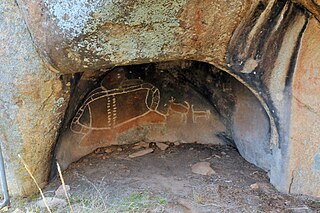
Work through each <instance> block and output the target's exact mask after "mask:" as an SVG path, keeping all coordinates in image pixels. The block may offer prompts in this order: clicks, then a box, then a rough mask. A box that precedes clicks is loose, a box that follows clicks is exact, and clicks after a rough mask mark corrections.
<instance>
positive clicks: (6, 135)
mask: <svg viewBox="0 0 320 213" xmlns="http://www.w3.org/2000/svg"><path fill="white" fill-rule="evenodd" d="M17 2H18V5H19V7H20V9H21V11H22V13H23V16H24V19H23V18H22V15H21V14H20V11H19V9H18V6H17V5H16V3H15V1H13V0H10V1H6V2H4V1H2V2H1V3H0V11H1V13H0V20H1V22H0V29H1V31H0V38H1V39H0V43H1V49H0V56H1V57H0V68H1V72H0V81H1V84H0V88H1V91H0V101H1V105H0V107H1V108H0V113H1V118H2V120H1V121H0V125H1V130H0V133H1V134H0V137H1V140H2V146H3V148H4V150H5V153H4V156H5V158H6V162H7V171H8V176H9V180H10V181H11V182H10V183H9V185H10V190H11V192H12V193H13V194H20V195H21V194H28V193H31V192H34V191H35V190H36V188H35V187H34V185H33V184H32V182H31V179H30V178H29V177H28V175H27V173H26V172H25V170H24V168H23V165H21V163H20V161H19V160H18V158H17V155H18V154H20V155H21V156H22V158H23V159H24V160H25V161H26V163H27V164H28V165H29V167H30V169H31V171H32V172H33V174H34V175H35V177H36V179H37V180H38V182H39V183H40V185H43V184H44V183H45V182H46V181H47V176H48V172H49V168H50V167H49V164H50V160H51V152H52V149H53V145H54V144H55V140H56V135H57V133H58V128H59V126H60V123H61V121H62V119H63V118H64V120H65V122H64V124H63V128H61V133H62V134H61V137H60V138H59V142H58V144H57V149H56V150H59V148H60V150H62V151H61V152H59V151H58V152H57V153H55V154H57V156H56V157H57V158H58V160H62V159H64V160H62V161H64V162H66V163H65V166H66V165H68V164H69V163H70V162H72V161H74V160H76V159H77V158H79V157H81V156H83V155H84V154H86V153H88V152H90V150H93V149H94V148H97V147H100V146H105V145H110V144H119V143H122V142H123V143H127V142H128V141H129V139H130V138H131V139H132V136H135V137H136V138H133V139H135V140H138V139H141V138H144V139H148V138H149V139H156V138H157V137H158V136H157V135H155V134H153V133H154V132H159V129H160V130H163V128H164V127H165V128H164V129H166V127H169V126H170V125H171V124H175V125H172V126H171V127H173V128H171V127H170V128H168V129H175V133H177V128H176V127H177V126H178V127H179V128H180V127H181V125H180V126H179V125H176V124H177V123H179V122H180V123H182V124H183V125H185V124H186V125H189V124H190V125H191V124H192V125H193V124H194V123H196V122H197V121H198V120H202V121H203V120H204V121H206V122H207V121H212V120H217V119H213V118H216V117H218V118H219V119H218V120H219V122H220V123H219V122H217V123H219V124H221V123H223V125H222V126H223V127H224V130H223V131H225V132H226V133H227V134H226V135H227V136H230V134H232V136H233V137H234V139H235V144H236V145H237V147H238V148H239V151H240V153H241V154H242V155H243V157H244V158H246V159H247V160H249V161H250V162H253V163H255V164H257V165H259V166H261V167H262V168H264V169H265V170H268V171H269V174H270V179H271V182H272V183H273V184H274V185H275V186H276V187H277V188H278V189H279V190H281V191H284V192H296V193H306V194H312V195H315V196H320V195H319V192H320V190H319V187H320V185H319V184H318V182H319V173H318V170H319V169H318V167H319V153H318V148H319V147H318V145H319V141H318V140H317V138H318V136H319V134H318V133H317V131H316V129H315V128H316V127H317V126H319V125H318V124H319V122H318V120H319V119H320V117H319V112H318V110H317V109H318V108H319V103H318V102H319V96H318V93H317V91H318V86H319V85H318V81H317V78H318V77H317V70H318V68H319V66H320V65H319V64H318V61H319V60H318V57H319V48H318V46H317V45H318V44H319V37H318V35H319V34H316V33H315V32H318V29H319V27H318V26H319V23H318V21H317V19H316V18H318V19H319V7H318V6H319V1H315V0H314V1H312V2H311V1H306V0H297V1H294V2H298V3H299V4H301V5H303V6H304V7H306V9H305V8H304V7H300V6H298V5H296V4H293V3H292V1H277V0H269V1H257V0H251V1H250V0H236V1H224V0H217V1H213V0H212V1H211V0H204V1H199V0H189V1H185V0H175V1H154V0H148V1H127V0H122V1H112V2H110V1H105V0H102V1H94V2H92V1H88V0H81V1H76V2H73V1H66V0H59V1H58V0H52V1H49V0H41V1H27V0H19V1H17ZM308 11H309V12H311V13H312V14H313V15H314V17H315V18H312V15H311V14H310V13H309V12H308ZM24 21H26V23H27V25H28V28H27V26H26V24H25V22H24ZM31 36H32V38H33V39H34V40H32V39H31ZM33 42H34V44H35V45H36V47H37V48H38V49H37V50H38V52H39V53H40V55H41V56H42V59H43V60H44V61H45V63H44V62H43V61H42V60H41V58H40V55H38V53H37V51H36V48H35V46H34V44H33ZM173 60H195V61H202V62H207V63H208V64H211V65H214V66H216V67H217V68H219V69H220V71H224V72H225V73H224V74H226V73H228V74H230V75H231V76H233V78H234V79H233V78H232V79H233V80H230V78H231V77H230V76H229V75H228V76H229V78H227V77H226V78H224V75H220V74H217V73H215V71H214V69H208V70H207V73H206V72H187V73H185V74H184V75H178V78H176V79H184V80H186V81H188V82H189V83H190V84H191V85H192V87H193V89H196V90H197V91H199V94H201V95H200V96H194V97H192V98H190V97H189V98H190V99H188V98H186V97H175V95H170V92H169V90H168V89H167V90H166V89H164V87H163V85H158V84H157V83H159V82H158V81H159V79H160V77H159V78H154V79H148V78H145V76H148V75H143V76H142V77H141V76H140V78H138V77H139V76H136V75H135V74H132V75H131V74H130V72H129V71H130V70H127V71H126V72H125V73H124V74H123V73H121V72H120V71H119V70H118V71H119V72H118V71H116V70H117V69H118V68H117V69H115V70H113V71H110V70H109V69H111V68H112V67H114V66H124V65H132V64H143V63H151V62H163V61H173ZM151 64H152V63H151ZM156 64H157V63H156ZM159 64H160V63H159ZM153 65H154V64H153ZM145 66H148V65H145ZM49 69H50V70H53V71H55V72H56V73H60V74H67V73H78V72H83V71H87V72H85V73H83V74H75V75H74V76H73V77H74V78H73V81H72V84H71V87H72V88H69V87H68V86H66V85H67V84H64V83H63V78H64V77H66V76H62V77H61V78H60V76H57V75H56V74H54V73H53V72H51V71H49ZM155 70H156V69H155ZM134 71H135V72H133V73H139V70H138V69H135V70H134ZM112 72H114V73H112ZM153 73H154V74H155V73H157V72H153ZM173 73H174V72H173ZM195 73H196V75H195ZM209 73H210V76H209V77H208V74H209ZM113 74H115V75H116V76H118V77H119V78H118V77H112V75H113ZM199 76H200V77H199ZM198 77H199V78H198ZM91 78H94V79H95V80H93V81H91ZM103 78H104V79H105V80H102V79H103ZM221 78H222V79H223V78H224V80H222V81H220V80H221ZM61 79H62V80H61ZM79 79H80V80H79ZM195 79H198V80H195ZM199 79H202V80H201V81H199ZM235 79H236V80H235ZM157 80H158V81H157ZM216 82H223V84H222V85H220V86H218V87H217V88H216V87H215V83H216ZM305 82H307V83H305ZM239 84H240V85H241V86H239ZM173 85H174V84H173ZM170 87H171V84H169V86H168V88H170ZM243 87H246V88H247V89H245V90H244V89H243ZM75 88H76V89H75ZM172 88H174V89H176V91H175V92H176V93H175V94H189V93H190V91H191V90H188V89H187V88H186V87H181V88H183V90H186V91H187V92H185V91H181V90H178V89H179V88H176V87H172ZM181 88H180V89H181ZM239 88H240V89H239ZM93 89H95V90H93ZM237 89H239V90H237ZM90 91H91V92H92V93H91V94H88V93H89V92H90ZM221 91H222V92H221ZM235 91H239V92H240V91H242V92H240V93H236V92H235ZM69 92H72V100H71V101H70V103H69V107H68V110H67V111H66V116H65V117H64V112H65V108H66V105H67V102H68V99H69V98H68V97H69ZM191 94H194V93H192V92H191ZM244 94H247V95H244ZM170 96H173V97H174V98H173V99H171V97H170ZM195 97H196V98H195ZM201 98H203V99H201ZM81 101H84V102H83V104H82V102H81ZM119 103H124V104H123V105H126V106H127V107H128V108H130V109H131V110H129V111H126V109H125V108H124V107H123V105H122V107H120V105H119ZM249 103H253V104H252V106H251V105H250V106H249ZM102 105H103V106H104V107H101V106H102ZM226 106H227V107H226ZM92 109H93V111H92V112H91V111H90V110H92ZM208 110H209V111H208ZM214 111H215V112H216V114H214V113H213V112H214ZM119 112H121V113H119ZM209 112H210V113H209ZM101 114H105V116H104V117H103V119H101V118H99V116H97V115H101ZM190 114H191V116H190ZM209 114H210V115H211V117H210V116H209ZM212 115H214V116H212ZM208 117H209V119H208ZM301 121H305V122H304V123H303V125H301V124H300V123H301ZM170 123H171V124H170ZM242 123H245V124H247V126H241V124H242ZM169 124H170V125H169ZM183 125H182V126H183ZM207 126H210V125H207ZM254 126H255V127H256V129H255V130H253V131H255V132H254V134H250V129H251V128H253V127H254ZM138 127H139V128H138ZM146 127H148V128H146ZM210 127H211V126H210ZM150 128H151V129H152V128H155V129H158V130H157V131H149V130H150ZM111 130H112V131H111ZM179 131H180V130H179ZM179 131H178V132H179ZM124 132H125V133H124ZM160 132H161V131H160ZM169 132H170V131H169ZM182 132H184V131H182ZM109 133H110V134H109ZM119 133H121V134H119ZM140 133H141V134H140ZM151 133H152V134H151ZM180 133H181V131H180ZM229 133H230V134H229ZM228 134H229V135H228ZM106 135H108V136H109V137H110V138H108V140H105V141H102V142H101V140H100V139H101V138H102V137H104V136H106ZM164 135H165V134H164ZM168 135H170V137H171V136H172V135H173V134H168ZM204 135H205V134H204ZM83 136H84V137H83ZM180 136H181V135H180ZM86 137H87V138H86ZM89 137H90V140H89V139H88V138H89ZM171 139H172V138H171ZM63 141H69V142H70V143H63ZM100 142H101V143H100ZM74 145H76V146H74ZM71 147H77V148H76V149H75V150H74V152H73V153H72V152H71V153H70V148H71ZM256 147H257V148H256ZM255 148H256V149H257V150H255ZM299 150H306V154H302V155H299ZM305 182H308V183H309V184H310V185H309V186H306V184H304V183H305ZM13 183H15V184H13Z"/></svg>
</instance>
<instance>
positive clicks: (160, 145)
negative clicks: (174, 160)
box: [156, 142, 169, 151]
mask: <svg viewBox="0 0 320 213" xmlns="http://www.w3.org/2000/svg"><path fill="white" fill-rule="evenodd" d="M156 145H157V147H159V149H160V150H162V151H164V150H166V149H167V148H168V147H169V146H168V145H167V144H165V143H161V142H158V143H156Z"/></svg>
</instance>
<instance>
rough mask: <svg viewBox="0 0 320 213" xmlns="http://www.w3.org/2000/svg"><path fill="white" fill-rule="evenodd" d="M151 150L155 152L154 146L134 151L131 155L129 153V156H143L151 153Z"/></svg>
mask: <svg viewBox="0 0 320 213" xmlns="http://www.w3.org/2000/svg"><path fill="white" fill-rule="evenodd" d="M151 152H153V149H152V148H149V149H144V150H141V151H138V152H135V153H132V154H131V155H129V158H135V157H141V156H143V155H146V154H149V153H151Z"/></svg>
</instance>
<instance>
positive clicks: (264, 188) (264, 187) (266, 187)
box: [250, 182, 273, 194]
mask: <svg viewBox="0 0 320 213" xmlns="http://www.w3.org/2000/svg"><path fill="white" fill-rule="evenodd" d="M250 188H251V189H252V190H254V191H260V192H264V193H266V194H269V193H272V192H273V190H272V188H271V187H270V184H268V183H263V182H257V183H254V184H251V185H250Z"/></svg>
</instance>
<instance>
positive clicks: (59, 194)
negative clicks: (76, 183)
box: [54, 185, 70, 197]
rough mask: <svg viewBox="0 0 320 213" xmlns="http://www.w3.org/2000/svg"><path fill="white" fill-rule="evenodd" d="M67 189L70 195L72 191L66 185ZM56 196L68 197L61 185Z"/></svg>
mask: <svg viewBox="0 0 320 213" xmlns="http://www.w3.org/2000/svg"><path fill="white" fill-rule="evenodd" d="M65 187H66V191H67V193H68V192H69V191H70V186H69V185H65ZM54 194H55V195H56V196H57V197H65V196H66V194H65V192H64V189H63V186H62V185H60V186H59V187H58V189H57V190H56V191H55V192H54Z"/></svg>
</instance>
